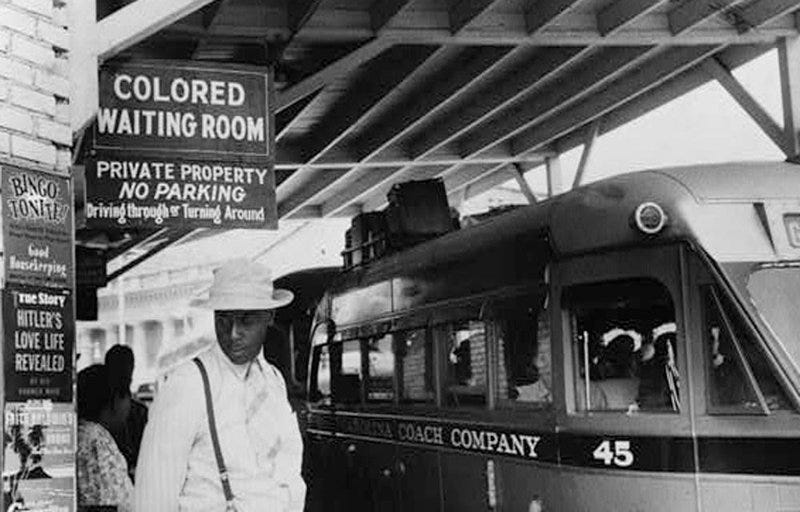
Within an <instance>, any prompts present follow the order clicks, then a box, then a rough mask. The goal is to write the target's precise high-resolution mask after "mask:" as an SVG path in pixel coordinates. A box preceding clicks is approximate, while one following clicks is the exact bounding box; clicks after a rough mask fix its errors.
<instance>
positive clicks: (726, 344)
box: [702, 286, 791, 414]
mask: <svg viewBox="0 0 800 512" xmlns="http://www.w3.org/2000/svg"><path fill="white" fill-rule="evenodd" d="M702 293H703V300H704V315H705V331H706V332H705V335H706V344H707V345H706V346H707V347H708V355H709V357H708V365H707V366H708V389H709V409H710V412H712V413H716V414H769V412H770V411H775V410H791V403H790V402H789V399H788V397H787V396H786V393H785V391H784V390H783V388H782V387H781V385H780V383H779V382H778V380H777V379H776V378H775V375H774V374H773V369H772V365H770V363H769V362H768V361H767V359H766V357H765V354H764V350H763V349H762V348H761V347H760V342H759V341H758V339H757V338H755V337H754V336H753V334H752V333H751V332H750V331H749V330H748V329H747V328H746V326H745V325H743V323H742V322H741V320H740V319H739V316H738V315H736V314H735V310H734V308H733V305H732V304H731V303H730V301H729V300H727V299H726V298H725V297H724V295H723V294H722V292H721V290H719V289H718V288H716V287H713V286H706V287H704V289H703V290H702Z"/></svg>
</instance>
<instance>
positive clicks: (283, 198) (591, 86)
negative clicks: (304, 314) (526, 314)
mask: <svg viewBox="0 0 800 512" xmlns="http://www.w3.org/2000/svg"><path fill="white" fill-rule="evenodd" d="M126 3H132V4H134V5H135V2H125V1H122V2H120V1H117V2H104V1H103V0H99V2H98V15H99V16H104V15H107V14H108V13H111V12H113V11H114V10H115V9H117V8H119V7H121V6H122V5H124V4H126ZM200 4H201V7H200V8H198V9H197V10H196V11H195V12H193V13H191V14H189V15H187V16H185V17H184V18H182V19H180V20H178V21H177V22H175V23H172V24H171V25H169V26H167V27H165V28H163V29H161V30H160V31H158V32H157V33H155V34H153V35H151V36H150V37H148V38H147V39H145V40H143V41H140V42H138V43H137V44H135V45H133V46H131V47H129V48H127V49H125V50H123V51H122V52H120V53H119V54H117V55H116V56H114V57H113V58H115V59H179V60H197V61H206V62H224V63H240V64H251V65H266V64H270V63H271V64H274V65H275V78H276V84H277V114H276V133H277V153H276V154H277V163H276V176H277V183H278V186H277V200H278V213H279V218H281V219H287V218H324V217H331V216H352V215H353V214H355V213H357V212H359V211H369V210H373V209H378V208H381V207H382V206H384V205H385V202H386V193H387V191H388V190H389V188H390V187H391V185H392V184H393V183H396V182H398V181H405V180H410V179H425V178H433V177H441V178H443V180H444V182H445V185H446V187H447V191H448V194H449V198H450V201H451V204H458V203H459V202H460V201H463V200H464V199H466V198H469V197H471V196H474V195H476V194H479V193H481V192H483V191H486V190H488V189H490V188H492V187H494V186H496V185H498V184H500V183H502V182H505V181H507V180H509V179H511V178H512V177H513V173H514V172H516V171H514V164H517V163H520V164H521V165H522V167H523V168H524V169H529V168H532V167H534V166H536V165H539V164H541V163H543V162H544V160H545V159H546V158H548V157H552V156H554V155H557V154H559V153H563V152H565V151H567V150H569V149H571V148H573V147H576V146H579V145H581V144H583V143H584V141H585V140H587V137H589V136H590V134H592V133H594V134H600V135H602V134H603V133H605V132H608V131H610V130H613V129H614V128H616V127H618V126H620V125H622V124H624V123H626V122H628V121H631V120H633V119H635V118H637V117H639V116H641V115H643V114H644V113H646V112H648V111H650V110H652V109H654V108H656V107H658V106H660V105H662V104H664V103H667V102H669V101H670V100H672V99H674V98H676V97H678V96H680V95H682V94H684V93H686V92H688V91H689V90H691V89H693V88H695V87H697V86H699V85H701V84H703V83H705V82H707V81H709V80H712V79H714V77H715V73H716V74H718V73H719V72H720V70H722V72H724V71H725V70H731V69H733V68H736V67H738V66H740V65H742V64H743V63H745V62H747V61H749V60H751V59H753V58H755V57H757V56H759V55H761V54H763V53H765V52H767V51H769V50H770V49H772V48H774V47H775V44H776V42H777V41H779V40H780V39H781V38H784V37H794V36H797V34H798V17H797V16H796V13H795V11H796V10H798V8H800V0H743V1H737V0H678V1H675V0H216V1H213V2H200ZM565 186H566V187H568V186H569V184H565Z"/></svg>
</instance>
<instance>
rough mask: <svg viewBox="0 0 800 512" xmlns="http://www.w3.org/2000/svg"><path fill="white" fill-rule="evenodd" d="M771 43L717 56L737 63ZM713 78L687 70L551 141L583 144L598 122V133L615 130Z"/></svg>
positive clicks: (561, 148)
mask: <svg viewBox="0 0 800 512" xmlns="http://www.w3.org/2000/svg"><path fill="white" fill-rule="evenodd" d="M769 49H770V47H768V46H737V47H732V48H729V49H728V50H725V51H724V52H722V53H720V54H717V56H716V58H718V59H720V60H721V61H723V62H724V63H725V65H726V66H727V67H737V66H740V65H742V64H744V63H745V62H748V61H750V60H752V59H754V58H756V57H758V56H760V55H763V54H764V53H765V52H767V51H769ZM711 80H712V78H711V77H709V76H708V73H706V72H705V71H704V70H703V69H702V68H700V67H695V68H692V69H690V70H688V71H685V72H683V73H681V74H679V75H677V76H675V77H673V78H670V79H669V80H667V81H665V82H664V83H662V84H661V85H659V86H657V87H655V88H653V89H650V90H648V92H647V94H642V95H640V96H637V97H635V98H634V99H632V100H631V101H628V102H626V103H625V104H623V105H621V106H620V107H618V108H616V109H614V110H613V111H611V112H609V113H607V114H605V115H604V116H603V117H602V118H599V119H598V120H596V121H595V122H593V123H590V124H586V125H583V126H581V127H579V128H578V129H576V130H573V131H571V132H569V133H568V134H566V135H564V136H562V137H561V138H559V139H558V140H556V141H555V142H553V143H552V144H551V145H552V146H554V147H555V148H556V149H557V151H558V152H560V153H566V152H567V151H569V150H571V149H573V148H575V147H577V146H579V145H581V144H584V143H585V141H586V139H587V137H590V136H591V135H590V132H591V131H592V130H593V127H594V126H595V125H596V124H599V127H598V132H597V136H598V137H599V136H601V135H603V134H605V133H608V132H611V131H613V130H616V129H617V128H619V127H621V126H623V125H625V124H627V123H629V122H631V121H634V120H636V119H638V118H640V117H642V116H643V115H645V114H647V113H648V112H650V111H652V110H655V109H656V108H658V107H660V106H662V105H665V104H667V103H669V102H670V101H673V100H675V99H677V98H679V97H681V96H683V95H684V94H687V93H689V92H691V91H692V90H694V89H696V88H698V87H700V86H701V85H703V84H706V83H708V82H710V81H711Z"/></svg>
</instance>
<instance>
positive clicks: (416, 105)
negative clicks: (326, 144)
mask: <svg viewBox="0 0 800 512" xmlns="http://www.w3.org/2000/svg"><path fill="white" fill-rule="evenodd" d="M513 54H515V52H513V50H512V49H511V48H497V47H486V48H475V49H465V50H463V51H462V52H461V54H460V55H459V56H458V57H457V58H456V59H454V60H453V62H452V63H451V64H450V65H448V66H445V67H443V68H442V70H441V73H440V74H439V77H438V78H439V80H438V81H436V82H434V83H433V84H424V87H425V88H424V91H422V90H421V91H419V92H420V94H416V95H411V96H410V97H409V98H408V100H406V101H405V102H404V103H403V104H401V105H399V106H398V107H397V108H396V109H394V110H393V111H392V112H389V113H387V114H386V115H385V116H384V117H383V119H381V120H380V121H379V122H378V124H377V125H376V126H375V127H374V128H373V129H370V130H369V131H367V132H366V133H365V134H364V135H363V136H362V137H361V138H359V139H358V140H356V141H355V142H354V147H355V149H356V152H357V153H358V155H359V160H361V161H370V160H373V159H375V158H376V157H377V155H378V154H379V153H380V152H381V151H383V150H385V149H387V148H388V147H389V146H390V145H392V144H396V143H397V142H398V141H399V140H400V139H401V138H402V137H403V136H405V135H407V134H408V133H409V132H410V131H411V130H412V129H414V128H415V127H418V126H420V125H422V124H423V123H425V122H426V121H428V120H429V119H431V118H432V117H433V116H434V115H437V114H439V113H441V112H442V110H444V109H445V108H447V106H449V105H451V104H452V103H453V102H454V101H456V100H457V99H458V98H461V97H462V96H463V95H464V94H465V93H466V91H468V90H470V89H471V88H473V87H474V86H475V85H476V84H478V83H481V82H486V81H487V80H489V79H491V78H493V76H492V74H493V73H494V72H495V71H497V70H498V68H499V67H502V66H503V65H504V64H505V62H506V61H507V60H509V57H513V56H514V55H513Z"/></svg>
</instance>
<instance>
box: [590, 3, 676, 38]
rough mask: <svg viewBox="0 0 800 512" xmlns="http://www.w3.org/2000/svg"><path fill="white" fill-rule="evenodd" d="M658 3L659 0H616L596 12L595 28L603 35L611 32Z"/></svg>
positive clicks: (640, 15) (648, 10) (637, 17)
mask: <svg viewBox="0 0 800 512" xmlns="http://www.w3.org/2000/svg"><path fill="white" fill-rule="evenodd" d="M660 3H661V0H617V1H616V2H614V3H613V4H611V5H609V6H608V7H606V8H605V9H603V10H601V11H600V12H598V13H597V30H599V31H600V34H601V35H603V36H608V35H609V34H613V33H614V32H617V31H619V30H620V29H622V28H623V27H625V26H626V25H628V24H630V23H632V22H633V21H635V20H637V19H639V18H640V17H642V16H644V15H645V14H647V13H649V12H651V11H652V10H653V9H655V8H656V7H657V6H658V5H659V4H660Z"/></svg>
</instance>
